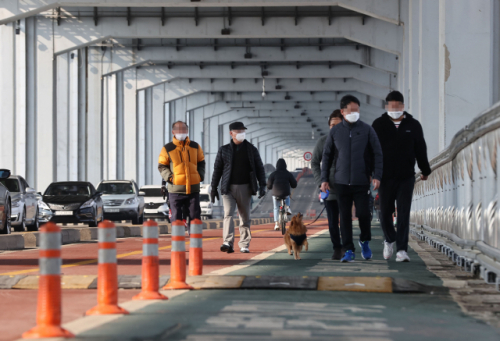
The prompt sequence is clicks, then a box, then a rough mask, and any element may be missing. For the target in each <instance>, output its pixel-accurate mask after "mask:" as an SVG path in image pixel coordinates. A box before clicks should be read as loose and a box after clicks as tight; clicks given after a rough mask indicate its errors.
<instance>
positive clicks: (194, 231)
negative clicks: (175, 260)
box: [189, 219, 203, 276]
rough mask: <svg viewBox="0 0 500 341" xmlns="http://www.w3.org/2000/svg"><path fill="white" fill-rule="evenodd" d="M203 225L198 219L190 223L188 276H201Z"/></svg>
mask: <svg viewBox="0 0 500 341" xmlns="http://www.w3.org/2000/svg"><path fill="white" fill-rule="evenodd" d="M202 238H203V223H202V221H201V220H200V219H195V220H193V221H192V222H191V236H190V239H189V241H190V242H189V276H201V275H202V274H203V248H202Z"/></svg>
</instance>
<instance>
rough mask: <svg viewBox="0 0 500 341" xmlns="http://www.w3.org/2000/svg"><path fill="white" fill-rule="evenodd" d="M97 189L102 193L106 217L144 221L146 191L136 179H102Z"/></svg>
mask: <svg viewBox="0 0 500 341" xmlns="http://www.w3.org/2000/svg"><path fill="white" fill-rule="evenodd" d="M97 191H98V192H100V193H102V201H103V204H104V219H108V220H115V221H121V220H132V224H134V225H138V224H142V223H144V195H145V193H144V192H140V191H139V187H137V184H136V183H135V181H134V180H108V181H101V182H100V183H99V186H97Z"/></svg>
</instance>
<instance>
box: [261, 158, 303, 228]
mask: <svg viewBox="0 0 500 341" xmlns="http://www.w3.org/2000/svg"><path fill="white" fill-rule="evenodd" d="M290 187H291V188H296V187H297V180H295V177H294V176H293V174H292V173H290V172H289V171H288V170H287V169H286V161H285V160H284V159H279V160H278V162H276V171H274V172H272V173H271V175H269V179H267V189H268V190H273V204H274V222H275V224H276V225H275V226H274V229H275V230H279V225H278V210H279V209H278V208H279V205H280V199H285V202H286V206H287V214H288V215H291V214H292V211H291V210H290V194H291V191H290Z"/></svg>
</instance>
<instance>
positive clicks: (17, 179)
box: [0, 175, 40, 231]
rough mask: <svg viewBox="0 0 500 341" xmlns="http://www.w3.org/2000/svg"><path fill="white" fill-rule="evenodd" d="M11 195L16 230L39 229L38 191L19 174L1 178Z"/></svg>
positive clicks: (12, 214) (12, 220)
mask: <svg viewBox="0 0 500 341" xmlns="http://www.w3.org/2000/svg"><path fill="white" fill-rule="evenodd" d="M0 183H2V184H3V185H4V186H5V187H7V189H8V190H9V192H10V195H11V213H10V221H11V225H12V227H13V228H14V230H15V231H28V230H29V231H38V227H39V226H40V223H39V220H38V199H37V197H36V191H35V190H34V189H33V188H31V187H30V186H29V185H28V183H27V182H26V180H25V179H24V178H23V177H22V176H19V175H11V176H9V177H8V178H7V179H0Z"/></svg>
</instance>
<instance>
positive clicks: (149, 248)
mask: <svg viewBox="0 0 500 341" xmlns="http://www.w3.org/2000/svg"><path fill="white" fill-rule="evenodd" d="M142 255H143V256H158V244H142Z"/></svg>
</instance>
